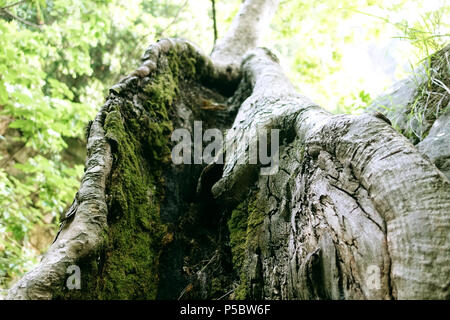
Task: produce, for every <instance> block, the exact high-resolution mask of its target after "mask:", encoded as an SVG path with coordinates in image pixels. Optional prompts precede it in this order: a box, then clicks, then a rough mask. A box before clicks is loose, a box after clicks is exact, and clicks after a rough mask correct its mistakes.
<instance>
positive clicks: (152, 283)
mask: <svg viewBox="0 0 450 320" xmlns="http://www.w3.org/2000/svg"><path fill="white" fill-rule="evenodd" d="M167 57H168V68H163V69H160V70H159V71H158V74H157V75H155V77H154V78H153V79H152V81H151V82H150V84H148V85H147V86H146V87H145V88H142V91H143V92H142V93H143V94H144V95H145V96H146V97H147V99H146V100H145V103H144V108H145V110H146V112H145V113H143V114H142V115H140V116H139V117H134V115H135V114H136V112H135V109H134V108H135V107H134V105H133V102H131V101H129V100H125V101H124V100H121V101H118V102H114V103H112V104H111V105H110V108H109V112H108V113H107V115H106V117H105V120H104V124H103V128H104V130H105V136H106V138H107V139H108V141H110V144H111V146H112V151H113V156H114V164H113V168H112V170H111V175H110V181H109V183H108V186H109V189H108V190H106V193H107V194H108V195H109V199H110V200H109V201H108V207H109V212H108V224H109V230H108V233H107V234H105V243H106V246H105V247H104V248H103V249H102V251H101V252H96V253H93V254H92V256H90V257H85V258H84V259H83V260H82V261H78V262H77V264H78V265H79V266H80V267H81V270H82V275H81V276H82V289H81V290H72V291H68V290H67V289H66V288H65V286H64V285H63V286H62V288H63V289H62V290H61V291H60V292H57V293H55V295H54V296H55V298H57V299H58V298H64V299H70V298H73V299H154V298H155V297H156V294H157V288H158V282H159V281H158V280H159V276H158V264H159V256H160V254H161V251H162V249H163V246H164V243H167V242H168V241H169V240H168V239H170V238H171V237H173V235H172V234H169V233H168V232H167V228H166V226H165V225H164V224H163V223H162V222H161V219H160V204H161V202H162V200H163V197H164V180H163V178H162V177H163V170H164V168H165V166H166V165H167V164H168V163H169V161H170V147H169V139H170V134H171V132H172V130H173V125H172V121H171V120H170V112H171V111H170V108H171V106H172V105H173V103H174V102H175V99H176V98H177V96H178V95H179V84H180V80H182V79H183V78H185V77H194V76H195V60H194V59H193V56H192V55H190V54H189V53H186V52H183V53H179V50H178V48H175V49H172V51H171V52H170V53H169V54H168V55H167ZM218 281H219V282H217V281H216V283H215V284H214V285H215V286H216V287H217V288H218V287H221V282H220V280H218Z"/></svg>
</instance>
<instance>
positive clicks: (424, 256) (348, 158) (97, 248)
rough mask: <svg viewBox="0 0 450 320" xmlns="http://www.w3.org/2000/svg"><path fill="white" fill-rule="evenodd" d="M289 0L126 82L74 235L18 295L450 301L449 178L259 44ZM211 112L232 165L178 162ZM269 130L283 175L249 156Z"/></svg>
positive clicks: (262, 0)
mask: <svg viewBox="0 0 450 320" xmlns="http://www.w3.org/2000/svg"><path fill="white" fill-rule="evenodd" d="M276 5H277V1H274V0H247V1H245V3H244V4H243V6H242V8H241V10H240V12H239V13H238V15H237V16H236V18H235V20H234V22H233V24H232V27H231V28H230V30H229V32H228V33H227V35H226V36H225V37H224V38H223V39H222V40H219V41H218V43H217V45H216V47H215V49H214V51H213V53H212V55H211V58H210V57H208V56H206V55H204V54H203V53H201V52H200V50H199V49H197V48H196V47H195V46H194V45H193V44H191V43H189V42H187V41H184V40H179V39H163V40H161V41H159V42H158V43H156V44H154V45H152V46H150V47H149V48H148V50H147V51H146V52H145V54H144V56H143V64H142V66H140V67H139V68H138V69H137V70H136V71H134V72H133V73H132V74H131V75H130V76H128V77H126V78H124V79H123V80H122V81H121V82H120V83H118V84H117V85H115V86H113V87H112V88H111V91H110V94H109V96H108V97H107V100H106V103H105V105H104V106H103V107H102V108H101V110H100V111H99V113H98V115H97V116H96V118H95V119H94V121H93V122H92V124H91V125H90V127H89V130H88V133H89V138H88V145H87V151H88V156H87V161H86V169H85V174H84V176H83V179H82V182H81V186H80V190H79V192H78V193H77V195H76V196H75V199H74V202H73V204H72V207H71V209H69V211H68V213H67V215H66V219H65V220H64V221H63V223H62V226H61V230H60V233H59V234H58V236H57V238H56V239H55V242H54V243H53V244H52V246H51V247H50V248H49V250H48V252H47V254H46V255H45V257H44V258H43V259H42V261H41V262H40V264H39V265H38V266H36V268H35V269H33V270H32V271H31V272H29V273H28V274H26V275H25V276H24V277H23V278H22V279H21V280H20V281H19V282H18V283H16V284H15V286H14V287H13V288H11V290H10V291H9V295H8V298H9V299H73V298H81V299H113V298H115V299H154V298H166V299H167V298H169V299H177V298H181V299H184V298H203V299H208V298H214V299H215V298H234V299H243V298H247V299H431V298H437V299H448V298H449V296H450V295H449V281H450V278H449V271H450V270H449V266H450V264H449V260H450V242H449V230H450V210H449V209H450V188H449V180H448V179H447V178H446V177H445V175H444V174H442V172H441V171H440V170H439V169H438V168H437V167H436V166H435V165H434V164H433V163H432V162H431V161H430V160H429V159H428V157H426V156H424V155H422V154H421V153H419V152H418V151H417V149H416V147H415V146H414V145H412V144H411V143H410V142H409V141H408V140H407V139H406V138H405V137H404V136H402V135H401V134H400V133H398V132H397V131H396V130H394V129H393V128H392V127H391V125H390V124H389V123H388V122H387V121H385V120H383V119H382V117H376V116H373V115H370V114H365V115H361V116H351V115H333V114H330V113H329V112H327V111H325V110H324V109H322V108H320V107H319V106H317V105H316V104H315V103H313V102H312V101H310V100H309V99H308V98H306V97H305V96H302V95H300V94H299V93H297V92H296V91H295V90H294V88H293V86H292V85H291V83H290V82H289V80H288V79H287V78H286V76H285V75H284V74H283V71H282V70H281V68H280V66H279V64H278V60H277V58H276V57H275V56H274V55H273V54H272V53H271V52H270V51H269V50H267V49H264V48H256V46H257V43H258V41H259V37H260V35H261V30H262V29H263V27H264V26H265V25H266V24H267V20H268V19H269V18H270V16H271V15H272V14H273V13H274V11H275V8H276ZM195 120H199V121H202V126H203V129H205V130H206V129H212V128H217V129H219V130H221V131H222V132H225V131H226V135H225V145H226V146H229V145H233V146H234V147H233V148H229V149H228V148H225V149H224V150H222V151H221V152H222V153H226V154H227V156H226V158H225V162H224V163H222V164H221V163H210V164H208V165H207V164H186V163H185V164H178V165H176V164H174V163H173V162H171V160H170V156H171V147H173V146H174V144H175V143H174V141H171V139H170V137H171V133H172V132H173V131H174V129H179V128H184V129H186V130H188V132H190V133H193V131H194V129H195V128H194V121H195ZM227 129H229V130H227ZM261 129H266V130H268V131H270V130H274V129H278V130H279V149H277V151H278V153H277V155H278V156H279V157H278V159H279V161H278V162H277V163H276V164H277V166H276V168H277V170H274V171H270V170H269V172H267V171H264V170H262V169H265V168H264V166H263V165H261V164H257V163H254V162H253V161H252V159H250V158H249V156H248V150H249V148H251V147H250V146H251V145H252V143H254V142H255V141H257V140H258V135H259V133H258V132H259V131H258V130H261ZM268 144H269V146H270V147H272V146H273V145H274V144H275V141H274V140H270V139H269V141H268ZM272 156H274V153H272ZM266 169H267V168H266ZM74 266H75V269H76V268H79V275H80V277H81V278H80V282H79V283H78V284H77V283H76V281H75V284H74V283H73V282H70V281H72V280H73V274H72V272H73V270H74ZM75 273H76V272H75ZM70 284H72V285H70Z"/></svg>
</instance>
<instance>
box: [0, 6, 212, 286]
mask: <svg viewBox="0 0 450 320" xmlns="http://www.w3.org/2000/svg"><path fill="white" fill-rule="evenodd" d="M13 3H14V1H5V0H0V8H2V7H4V6H7V5H9V4H13ZM182 4H183V3H182V2H180V1H157V0H153V1H141V0H137V1H125V0H108V1H96V0H88V1H84V2H83V4H82V5H80V2H79V1H75V0H47V1H45V0H39V1H26V2H23V3H20V4H18V5H15V6H12V7H9V8H8V11H9V12H10V13H11V14H13V15H14V16H15V17H17V19H16V18H13V17H12V16H10V15H7V14H3V11H1V12H0V130H2V128H3V127H7V128H8V129H7V130H3V131H1V132H0V144H1V145H0V146H1V148H0V157H3V159H0V166H1V168H0V208H1V212H0V230H1V233H0V272H1V273H0V287H2V286H5V285H8V283H9V282H10V281H11V279H15V278H17V277H19V276H21V275H22V274H23V272H25V271H27V270H29V268H30V266H31V265H32V263H33V262H36V261H37V260H36V259H37V258H38V255H39V254H42V252H40V251H39V250H38V249H37V248H34V247H32V246H31V245H30V242H29V241H30V235H31V233H32V231H33V229H34V228H35V226H36V225H37V224H39V223H43V219H44V217H46V219H44V220H46V221H47V223H48V221H51V224H52V225H53V228H54V229H55V230H56V228H57V225H58V223H59V217H60V215H61V214H62V213H63V212H64V210H65V209H67V207H68V205H69V204H70V203H71V202H72V199H73V196H74V194H75V192H76V190H77V188H78V186H79V179H80V178H81V174H82V172H83V159H80V157H78V158H77V157H75V159H74V157H73V156H71V154H72V153H73V152H74V148H75V146H74V144H73V141H78V142H77V143H78V144H80V143H84V137H83V133H84V128H85V125H86V124H87V122H88V121H89V120H90V119H92V118H93V117H94V115H95V113H96V110H97V109H98V108H99V106H100V105H101V104H102V100H103V99H104V96H105V94H106V91H107V89H108V88H109V87H110V86H111V85H112V84H113V83H114V82H116V81H117V80H118V79H119V78H120V77H123V75H125V74H127V73H129V72H130V71H131V70H132V69H133V68H135V67H136V66H137V65H138V63H139V58H140V55H141V54H142V52H143V51H144V48H145V47H146V46H147V45H148V44H149V43H152V42H154V41H156V40H157V39H155V37H156V36H158V37H159V36H179V35H181V34H183V35H185V36H187V37H189V34H186V32H185V31H186V29H187V28H186V27H185V26H186V22H188V23H189V25H192V21H198V22H199V23H200V24H201V23H203V21H202V20H200V19H193V18H192V17H193V14H194V12H195V10H197V11H199V12H198V14H201V13H202V12H204V11H205V10H208V7H207V6H206V7H205V6H204V4H198V3H196V4H195V5H191V6H188V7H186V6H184V7H183V6H182ZM197 6H201V7H202V8H201V10H199V8H198V7H197ZM182 7H183V8H184V9H185V10H181V9H182ZM178 12H180V15H178V16H177V19H176V21H173V18H174V16H175V15H176V14H177V13H178ZM195 14H197V13H196V12H195ZM182 22H184V23H185V26H183V27H180V26H179V24H180V23H182ZM194 24H195V23H194ZM189 30H192V31H193V32H194V31H195V30H201V32H203V31H204V28H200V27H197V28H189ZM169 32H170V33H169ZM195 32H197V31H195ZM201 32H198V34H200V33H201ZM191 38H194V39H195V38H197V39H200V40H202V41H200V42H202V43H201V44H203V45H205V44H206V46H208V45H211V44H209V43H207V42H205V41H208V40H207V39H206V40H203V39H204V38H201V37H199V36H193V37H191ZM130 44H131V45H130ZM162 85H166V84H162ZM168 88H170V87H168ZM155 91H156V90H155ZM154 110H155V112H156V113H158V114H157V115H156V116H162V117H163V118H167V114H162V113H164V110H162V109H154ZM163 124H164V123H163ZM150 129H152V130H153V131H154V135H153V136H157V135H158V134H160V133H164V134H165V133H167V130H170V129H171V128H170V126H166V127H164V126H153V127H152V128H150ZM157 142H158V143H159V146H158V147H159V149H158V150H159V151H164V152H162V153H160V152H158V150H155V151H154V153H155V157H156V156H160V155H161V154H166V153H167V152H166V151H167V150H166V149H167V145H166V144H165V143H164V142H163V141H159V140H157ZM17 150H19V151H20V154H21V157H20V159H18V158H17V157H14V155H15V153H16V151H17ZM81 157H82V156H81Z"/></svg>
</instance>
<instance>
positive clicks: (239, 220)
mask: <svg viewBox="0 0 450 320" xmlns="http://www.w3.org/2000/svg"><path fill="white" fill-rule="evenodd" d="M261 205H262V204H261V202H260V201H259V197H258V194H253V195H252V196H251V197H249V198H248V199H246V200H245V201H244V202H242V203H241V204H239V205H238V206H237V207H236V209H234V210H233V211H232V213H231V218H230V220H228V229H229V231H230V246H231V253H232V263H233V267H234V269H235V270H236V271H237V272H238V274H239V277H240V284H239V286H238V287H237V289H236V290H235V292H234V299H238V300H243V299H247V298H248V297H249V296H248V294H249V290H248V280H247V275H246V274H247V271H246V268H247V264H248V263H249V261H248V257H249V253H252V252H255V251H256V250H257V248H258V247H259V245H260V241H261V235H262V233H263V232H262V231H263V229H262V227H263V222H264V218H265V215H264V210H263V208H262V207H261Z"/></svg>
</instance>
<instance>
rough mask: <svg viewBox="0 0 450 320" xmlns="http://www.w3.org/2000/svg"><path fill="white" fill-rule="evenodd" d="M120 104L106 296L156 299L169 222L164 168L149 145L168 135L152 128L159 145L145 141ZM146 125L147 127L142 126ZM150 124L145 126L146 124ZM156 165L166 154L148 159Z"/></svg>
mask: <svg viewBox="0 0 450 320" xmlns="http://www.w3.org/2000/svg"><path fill="white" fill-rule="evenodd" d="M121 111H122V112H123V111H125V110H119V107H118V106H113V108H112V110H111V111H110V112H109V113H108V115H107V117H106V119H105V123H104V129H105V132H106V137H108V138H109V139H111V140H114V141H116V144H117V151H116V155H117V160H116V162H115V167H114V169H113V172H112V176H111V180H112V181H111V184H110V188H111V189H110V191H109V194H110V195H111V198H112V199H113V200H112V202H111V204H110V212H109V214H110V216H111V217H110V218H111V223H110V230H109V237H108V239H107V246H106V248H107V249H106V252H107V253H106V255H107V256H106V262H105V265H104V268H103V279H102V280H103V281H102V282H103V283H102V286H101V288H100V292H99V298H100V299H110V298H114V299H153V298H155V296H156V290H157V284H158V259H159V255H160V251H161V247H162V246H161V241H162V238H163V236H164V233H165V227H164V225H163V224H162V223H161V220H160V217H159V202H160V200H161V195H160V194H158V190H157V189H158V188H157V186H158V185H159V184H160V182H161V181H160V174H161V173H160V171H161V166H160V167H153V168H150V166H149V164H146V162H145V161H144V159H145V154H144V153H143V149H144V147H147V148H150V149H151V148H152V147H153V146H154V147H159V146H160V142H159V141H160V140H164V139H166V144H167V143H168V140H167V139H168V138H166V137H165V136H166V134H165V132H164V131H163V130H159V131H155V132H151V131H150V132H149V133H148V134H149V136H150V135H153V136H154V139H153V140H152V139H150V138H149V140H150V141H154V142H155V143H156V144H155V145H149V144H150V142H149V141H140V140H139V135H137V134H136V133H135V132H133V128H132V126H131V128H126V125H125V122H124V120H123V118H122V116H121ZM142 129H143V128H141V130H142ZM144 129H145V128H144ZM147 160H148V161H149V162H151V163H152V164H155V162H157V161H161V158H158V157H152V158H151V159H147Z"/></svg>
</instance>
